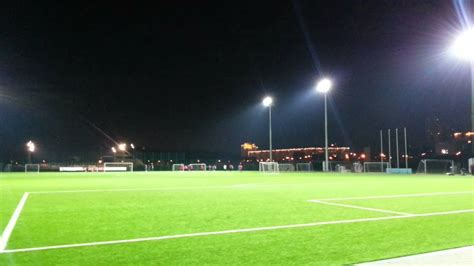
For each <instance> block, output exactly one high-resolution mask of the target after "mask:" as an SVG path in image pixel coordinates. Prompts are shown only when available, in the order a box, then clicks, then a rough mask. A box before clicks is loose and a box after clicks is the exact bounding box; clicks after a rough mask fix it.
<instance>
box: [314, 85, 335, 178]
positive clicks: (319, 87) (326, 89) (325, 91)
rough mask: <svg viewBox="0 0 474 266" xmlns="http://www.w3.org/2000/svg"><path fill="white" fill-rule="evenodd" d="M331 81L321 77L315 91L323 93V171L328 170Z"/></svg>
mask: <svg viewBox="0 0 474 266" xmlns="http://www.w3.org/2000/svg"><path fill="white" fill-rule="evenodd" d="M331 87H332V81H331V80H330V79H328V78H323V79H321V80H320V81H318V84H317V85H316V91H318V92H319V93H322V94H324V153H325V154H324V157H325V163H324V167H323V171H324V172H328V171H329V150H328V96H327V94H328V92H329V91H330V90H331Z"/></svg>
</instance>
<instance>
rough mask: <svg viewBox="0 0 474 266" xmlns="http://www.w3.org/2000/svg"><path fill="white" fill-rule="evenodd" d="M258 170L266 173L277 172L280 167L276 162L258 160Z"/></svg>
mask: <svg viewBox="0 0 474 266" xmlns="http://www.w3.org/2000/svg"><path fill="white" fill-rule="evenodd" d="M258 170H259V171H260V172H267V173H279V172H280V168H279V166H278V163H277V162H260V163H259V164H258Z"/></svg>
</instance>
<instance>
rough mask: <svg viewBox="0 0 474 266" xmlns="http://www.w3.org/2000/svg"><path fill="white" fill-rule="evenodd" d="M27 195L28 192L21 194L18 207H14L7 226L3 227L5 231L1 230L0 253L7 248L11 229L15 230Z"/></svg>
mask: <svg viewBox="0 0 474 266" xmlns="http://www.w3.org/2000/svg"><path fill="white" fill-rule="evenodd" d="M28 195H29V194H28V192H25V193H24V194H23V197H21V200H20V202H19V203H18V206H17V207H16V209H15V211H14V212H13V215H12V217H11V218H10V221H9V222H8V224H7V227H5V230H3V233H2V236H1V237H0V253H1V252H2V251H3V250H5V248H6V247H7V243H8V239H10V236H11V234H12V232H13V229H14V228H15V225H16V221H18V218H19V217H20V214H21V211H22V210H23V207H24V206H25V203H26V200H27V199H28Z"/></svg>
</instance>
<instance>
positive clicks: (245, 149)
mask: <svg viewBox="0 0 474 266" xmlns="http://www.w3.org/2000/svg"><path fill="white" fill-rule="evenodd" d="M256 150H258V146H257V145H255V144H254V143H248V142H245V143H244V144H242V145H240V156H242V158H249V152H251V151H256Z"/></svg>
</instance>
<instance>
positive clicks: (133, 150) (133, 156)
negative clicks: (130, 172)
mask: <svg viewBox="0 0 474 266" xmlns="http://www.w3.org/2000/svg"><path fill="white" fill-rule="evenodd" d="M130 148H132V159H133V160H135V145H133V143H131V144H130Z"/></svg>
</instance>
